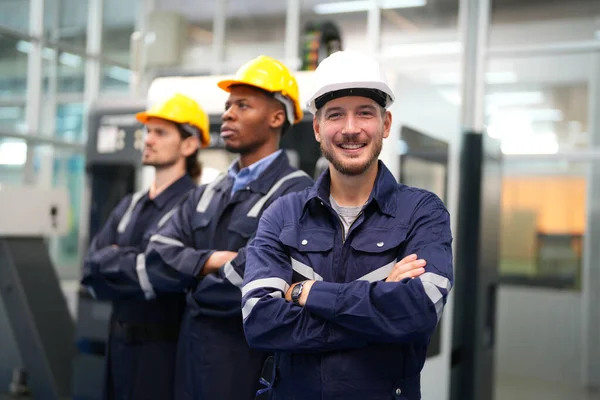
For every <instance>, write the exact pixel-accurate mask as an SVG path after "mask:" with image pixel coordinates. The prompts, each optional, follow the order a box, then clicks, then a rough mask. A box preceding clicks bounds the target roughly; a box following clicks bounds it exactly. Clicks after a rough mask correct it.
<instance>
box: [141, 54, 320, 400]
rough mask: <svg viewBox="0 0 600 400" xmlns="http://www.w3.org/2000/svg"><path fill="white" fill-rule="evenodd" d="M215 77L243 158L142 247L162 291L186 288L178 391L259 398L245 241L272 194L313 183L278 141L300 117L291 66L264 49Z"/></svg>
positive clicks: (227, 138)
mask: <svg viewBox="0 0 600 400" xmlns="http://www.w3.org/2000/svg"><path fill="white" fill-rule="evenodd" d="M218 85H219V87H220V88H222V89H223V90H225V91H227V92H228V93H229V97H228V99H227V101H226V103H225V112H224V113H223V116H222V125H221V138H222V139H223V140H224V143H225V147H226V148H227V150H229V151H230V152H233V153H237V154H239V157H238V159H237V160H236V161H235V162H234V163H233V164H232V165H231V166H230V167H229V170H228V171H227V173H224V174H222V175H220V176H219V177H218V178H217V179H216V180H215V181H213V182H212V183H210V184H208V185H203V186H200V187H199V188H198V189H196V190H195V191H194V192H192V193H191V194H190V196H188V198H187V199H186V201H185V202H184V203H183V204H182V205H181V207H180V208H179V209H178V211H177V212H176V213H175V214H173V217H172V218H171V219H170V220H169V221H168V222H167V223H166V224H165V225H164V226H163V227H162V228H161V229H159V230H158V232H157V234H156V235H154V236H153V237H152V239H151V241H150V244H149V246H148V251H147V253H146V260H147V268H148V276H149V279H150V282H151V283H152V285H154V286H155V287H156V288H157V290H161V291H166V292H175V293H177V292H180V291H182V290H186V291H187V306H186V311H185V313H184V318H183V322H182V328H181V335H180V338H179V351H178V355H177V378H176V379H177V382H176V398H177V399H195V400H200V399H206V400H213V399H214V400H217V399H218V400H250V399H254V398H255V396H256V392H257V390H259V388H260V387H261V385H260V383H259V380H260V376H261V371H262V368H263V364H264V362H265V359H266V354H265V353H263V352H261V351H257V350H251V349H250V348H249V347H248V344H247V342H246V339H245V337H244V332H243V329H242V313H243V310H242V309H241V307H240V302H241V284H242V280H243V276H244V265H245V258H246V251H245V246H246V244H247V243H248V240H249V239H250V238H251V237H252V236H253V235H254V232H255V231H256V227H257V224H258V220H259V219H260V217H261V215H262V212H263V211H264V210H265V209H267V207H269V205H270V204H271V203H272V202H273V201H275V200H276V199H277V198H279V197H280V196H281V195H283V194H286V193H292V192H296V191H300V190H303V189H304V188H306V187H309V186H310V185H311V184H312V182H313V181H312V179H311V178H310V177H308V175H306V174H305V173H304V172H302V171H299V170H297V169H296V168H294V167H292V166H291V165H290V162H289V160H288V158H287V156H286V154H285V152H283V151H282V150H281V149H279V141H280V138H281V135H282V134H283V133H284V131H285V130H286V129H287V128H288V127H289V126H290V125H293V124H295V123H297V122H299V121H300V120H301V119H302V116H303V113H302V108H301V107H300V102H299V100H300V99H299V93H298V85H297V83H296V79H295V78H294V76H293V75H292V74H291V73H290V71H289V70H288V69H287V68H286V67H285V65H283V64H282V63H281V62H279V61H277V60H274V59H272V58H270V57H266V56H260V57H258V58H256V59H253V60H251V61H249V62H248V63H246V64H245V65H243V66H242V67H241V68H240V69H239V70H238V71H237V74H236V76H235V78H234V79H231V80H224V81H221V82H219V84H218Z"/></svg>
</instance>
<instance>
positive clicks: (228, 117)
mask: <svg viewBox="0 0 600 400" xmlns="http://www.w3.org/2000/svg"><path fill="white" fill-rule="evenodd" d="M221 119H222V120H223V121H232V120H233V119H235V113H234V112H233V107H229V108H228V109H226V110H225V112H224V113H223V115H222V116H221Z"/></svg>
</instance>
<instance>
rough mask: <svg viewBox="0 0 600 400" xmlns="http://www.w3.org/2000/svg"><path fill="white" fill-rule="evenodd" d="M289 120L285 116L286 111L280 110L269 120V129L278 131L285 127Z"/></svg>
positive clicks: (272, 114)
mask: <svg viewBox="0 0 600 400" xmlns="http://www.w3.org/2000/svg"><path fill="white" fill-rule="evenodd" d="M286 119H287V117H286V115H285V111H284V110H282V109H281V108H278V109H277V110H276V111H273V112H272V113H271V118H270V120H269V127H270V128H271V129H278V128H281V127H282V126H283V124H284V123H285V120H286Z"/></svg>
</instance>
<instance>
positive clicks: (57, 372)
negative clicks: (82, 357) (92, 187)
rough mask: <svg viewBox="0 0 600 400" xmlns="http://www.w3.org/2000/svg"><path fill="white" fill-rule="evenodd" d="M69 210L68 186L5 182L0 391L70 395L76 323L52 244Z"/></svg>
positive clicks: (0, 235)
mask: <svg viewBox="0 0 600 400" xmlns="http://www.w3.org/2000/svg"><path fill="white" fill-rule="evenodd" d="M68 209H69V199H68V194H67V193H66V192H65V191H64V190H60V189H38V188H35V187H27V186H15V187H13V186H6V185H1V186H0V394H2V393H10V394H11V395H15V396H17V395H31V396H32V397H34V398H39V399H63V398H68V396H69V393H70V382H71V361H72V359H73V356H74V354H75V346H74V340H73V337H74V324H73V320H72V318H71V315H70V314H69V310H68V307H67V301H66V299H65V297H64V295H63V292H62V290H61V287H60V282H59V279H58V276H57V274H56V271H55V269H54V266H53V265H52V261H51V259H50V255H49V252H48V246H47V244H46V239H47V238H48V237H51V236H57V235H66V234H67V232H68Z"/></svg>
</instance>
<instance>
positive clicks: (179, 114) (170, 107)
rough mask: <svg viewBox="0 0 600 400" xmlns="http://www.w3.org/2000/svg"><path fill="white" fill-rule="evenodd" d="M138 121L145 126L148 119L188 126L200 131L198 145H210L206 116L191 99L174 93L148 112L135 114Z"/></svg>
mask: <svg viewBox="0 0 600 400" xmlns="http://www.w3.org/2000/svg"><path fill="white" fill-rule="evenodd" d="M135 117H136V118H137V120H138V121H140V122H141V123H142V124H147V123H148V120H149V119H150V118H161V119H164V120H167V121H171V122H175V123H178V124H189V125H192V126H195V127H196V128H198V129H199V130H200V138H199V139H200V145H201V147H207V146H208V144H209V143H210V125H209V122H208V115H207V114H206V112H205V111H204V110H203V109H202V107H200V105H199V104H198V103H197V102H196V101H195V100H194V99H192V98H190V97H188V96H184V95H183V94H180V93H176V94H175V95H173V96H171V97H169V98H167V99H165V100H163V101H159V102H156V103H155V104H154V105H153V106H152V107H150V109H149V110H147V111H143V112H140V113H137V114H136V116H135Z"/></svg>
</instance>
